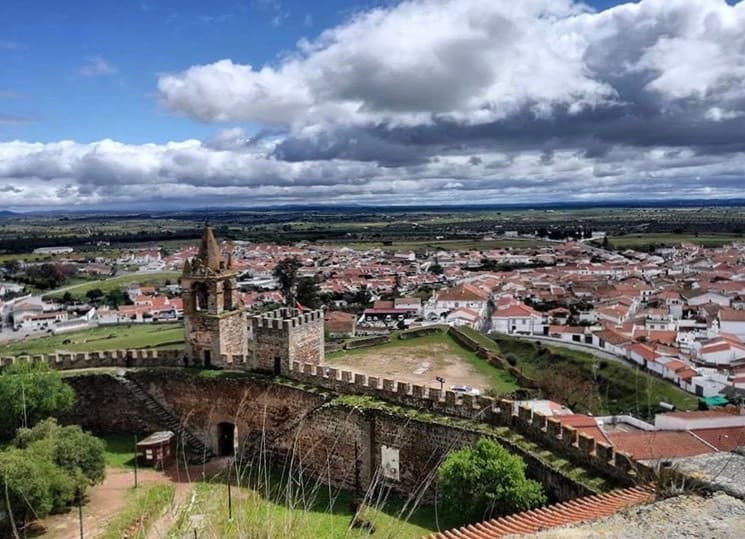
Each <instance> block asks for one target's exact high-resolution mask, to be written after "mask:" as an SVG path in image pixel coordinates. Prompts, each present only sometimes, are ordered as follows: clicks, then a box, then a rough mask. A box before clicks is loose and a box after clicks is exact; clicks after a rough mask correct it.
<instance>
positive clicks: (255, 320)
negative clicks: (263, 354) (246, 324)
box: [251, 307, 323, 330]
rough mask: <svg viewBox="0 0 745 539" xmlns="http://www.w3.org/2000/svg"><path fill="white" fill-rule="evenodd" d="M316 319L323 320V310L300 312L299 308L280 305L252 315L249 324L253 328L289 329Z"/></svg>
mask: <svg viewBox="0 0 745 539" xmlns="http://www.w3.org/2000/svg"><path fill="white" fill-rule="evenodd" d="M318 320H323V311H322V310H320V309H319V310H317V311H307V312H301V311H300V310H299V309H292V308H288V307H282V308H280V309H275V310H273V311H267V312H265V313H261V314H257V315H254V316H252V317H251V324H252V326H253V327H254V328H256V327H259V328H267V329H284V330H289V329H290V328H296V327H300V326H302V325H303V324H308V323H311V322H315V321H318Z"/></svg>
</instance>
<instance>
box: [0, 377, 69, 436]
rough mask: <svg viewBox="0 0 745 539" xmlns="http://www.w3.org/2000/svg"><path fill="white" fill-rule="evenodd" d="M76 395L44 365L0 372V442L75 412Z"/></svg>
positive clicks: (60, 378)
mask: <svg viewBox="0 0 745 539" xmlns="http://www.w3.org/2000/svg"><path fill="white" fill-rule="evenodd" d="M74 400H75V393H74V392H73V390H72V388H71V387H70V386H68V385H67V384H66V383H65V382H64V381H63V380H62V376H61V375H60V373H59V372H57V371H54V370H52V369H50V368H49V367H48V366H47V365H46V364H45V363H37V364H31V363H26V362H16V363H13V364H12V365H10V366H8V367H6V368H5V369H3V370H2V372H0V403H2V406H0V440H3V439H5V440H8V439H10V438H12V437H13V435H14V434H15V432H16V429H17V428H19V427H22V426H27V427H28V426H33V425H35V424H36V423H38V422H39V421H41V420H42V419H45V418H47V417H49V416H50V415H54V414H58V413H62V412H67V411H69V410H70V409H71V408H72V405H73V402H74Z"/></svg>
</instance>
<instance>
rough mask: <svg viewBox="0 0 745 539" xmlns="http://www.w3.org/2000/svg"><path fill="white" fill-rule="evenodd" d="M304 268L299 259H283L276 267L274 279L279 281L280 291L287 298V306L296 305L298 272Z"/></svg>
mask: <svg viewBox="0 0 745 539" xmlns="http://www.w3.org/2000/svg"><path fill="white" fill-rule="evenodd" d="M301 267H302V264H301V263H300V260H298V259H297V257H294V256H292V257H288V258H283V259H282V260H280V261H279V262H277V265H276V266H275V267H274V272H273V273H274V277H275V278H276V279H277V281H279V290H280V291H281V292H282V295H283V296H284V297H285V304H287V305H290V306H293V305H294V304H295V285H296V284H297V270H299V269H300V268H301Z"/></svg>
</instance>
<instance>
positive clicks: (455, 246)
mask: <svg viewBox="0 0 745 539" xmlns="http://www.w3.org/2000/svg"><path fill="white" fill-rule="evenodd" d="M546 245H548V242H545V241H542V240H539V239H525V240H522V239H514V240H513V239H494V240H477V239H473V240H471V239H463V240H422V241H390V242H380V241H353V242H349V243H344V244H339V246H340V247H342V246H343V247H349V248H351V249H357V250H358V251H365V250H370V249H382V250H383V251H414V252H417V253H423V252H425V251H488V250H490V249H508V248H513V249H526V248H531V247H544V246H546Z"/></svg>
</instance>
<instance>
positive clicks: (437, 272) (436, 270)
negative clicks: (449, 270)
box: [429, 262, 445, 275]
mask: <svg viewBox="0 0 745 539" xmlns="http://www.w3.org/2000/svg"><path fill="white" fill-rule="evenodd" d="M429 271H430V272H432V273H434V274H435V275H442V274H443V272H444V271H445V270H444V269H443V268H442V266H440V263H439V262H435V263H434V264H432V265H431V266H430V267H429Z"/></svg>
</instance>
